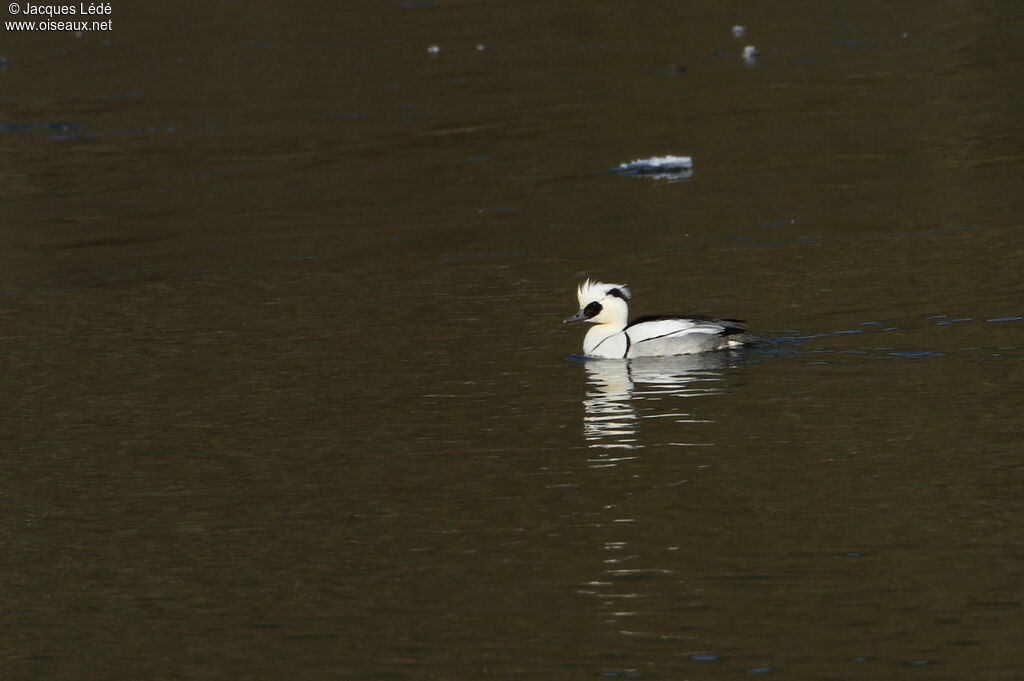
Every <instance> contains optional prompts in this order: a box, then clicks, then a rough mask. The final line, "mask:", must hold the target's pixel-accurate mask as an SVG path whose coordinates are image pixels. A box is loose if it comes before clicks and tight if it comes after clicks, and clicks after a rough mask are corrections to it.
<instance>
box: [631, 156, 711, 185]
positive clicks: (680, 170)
mask: <svg viewBox="0 0 1024 681" xmlns="http://www.w3.org/2000/svg"><path fill="white" fill-rule="evenodd" d="M612 171H613V172H616V173H619V174H621V175H643V176H644V177H649V178H651V179H655V180H668V181H670V182H675V181H678V180H688V179H690V178H691V177H693V158H692V157H690V156H652V157H651V158H643V159H637V160H635V161H630V162H629V163H620V164H619V166H618V167H617V168H612Z"/></svg>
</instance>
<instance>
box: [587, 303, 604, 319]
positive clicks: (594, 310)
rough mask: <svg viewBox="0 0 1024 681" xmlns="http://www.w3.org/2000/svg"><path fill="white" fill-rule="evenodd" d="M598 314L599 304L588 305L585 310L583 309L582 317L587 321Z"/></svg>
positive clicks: (599, 311)
mask: <svg viewBox="0 0 1024 681" xmlns="http://www.w3.org/2000/svg"><path fill="white" fill-rule="evenodd" d="M599 314H601V303H590V304H589V305H587V306H586V307H585V308H583V315H584V316H585V317H586V318H587V319H590V318H591V317H596V316H597V315H599Z"/></svg>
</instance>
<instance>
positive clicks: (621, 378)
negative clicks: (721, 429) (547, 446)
mask: <svg viewBox="0 0 1024 681" xmlns="http://www.w3.org/2000/svg"><path fill="white" fill-rule="evenodd" d="M730 357H731V356H730V355H729V354H728V353H721V352H706V353H702V354H699V355H679V356H676V357H642V358H637V359H633V360H629V361H623V360H616V359H597V360H590V361H587V362H586V363H585V365H584V366H585V368H586V371H587V392H586V397H585V398H584V399H583V411H584V415H583V436H584V437H585V438H586V440H587V444H588V445H589V446H590V447H595V448H601V449H621V450H630V449H637V448H639V447H642V446H643V442H642V439H641V433H640V420H641V419H664V418H669V419H674V420H675V421H676V422H677V423H700V422H702V420H701V419H698V418H695V417H694V416H693V415H692V414H690V413H688V412H681V411H679V409H678V407H679V405H678V403H677V402H676V401H675V400H674V399H673V398H677V397H698V396H702V395H709V394H715V393H717V392H718V390H717V388H716V387H715V382H716V381H717V380H718V379H719V378H720V374H719V373H718V370H721V369H724V368H725V367H727V366H728V365H729V362H730ZM679 435H685V433H684V432H680V433H679ZM668 444H676V445H694V444H703V443H699V442H690V441H688V440H687V441H680V442H672V443H668ZM631 458H633V457H631V456H629V455H628V454H627V453H626V452H622V455H615V454H613V453H611V452H609V453H608V454H606V455H602V456H601V457H599V458H597V459H593V460H592V461H591V463H592V464H593V465H595V466H614V465H616V464H618V463H619V462H621V461H626V460H629V459H631Z"/></svg>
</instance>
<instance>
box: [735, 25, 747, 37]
mask: <svg viewBox="0 0 1024 681" xmlns="http://www.w3.org/2000/svg"><path fill="white" fill-rule="evenodd" d="M746 32H747V27H746V26H740V25H739V24H736V25H735V26H733V27H732V37H733V38H742V37H743V36H744V35H745V34H746Z"/></svg>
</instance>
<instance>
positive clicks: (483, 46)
mask: <svg viewBox="0 0 1024 681" xmlns="http://www.w3.org/2000/svg"><path fill="white" fill-rule="evenodd" d="M486 49H487V46H486V45H483V44H481V45H477V46H476V51H477V52H483V51H484V50H486Z"/></svg>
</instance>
